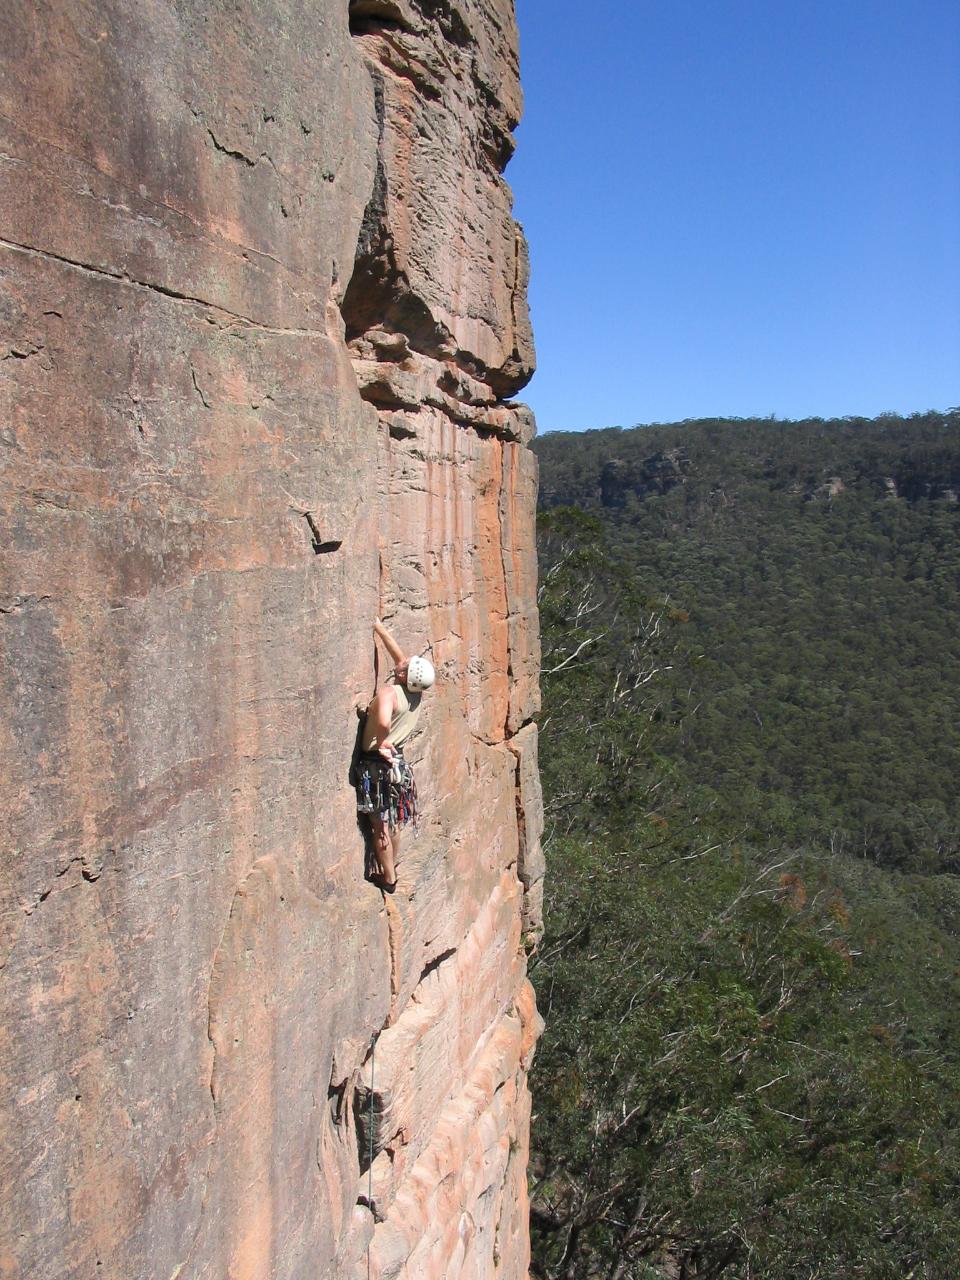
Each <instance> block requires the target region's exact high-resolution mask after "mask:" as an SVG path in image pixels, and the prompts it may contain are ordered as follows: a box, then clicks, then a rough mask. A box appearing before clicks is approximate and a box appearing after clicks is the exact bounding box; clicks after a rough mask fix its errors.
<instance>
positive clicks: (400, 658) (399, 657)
mask: <svg viewBox="0 0 960 1280" xmlns="http://www.w3.org/2000/svg"><path fill="white" fill-rule="evenodd" d="M373 629H374V631H375V632H376V634H377V635H378V636H379V637H380V639H381V640H382V641H383V647H384V648H385V649H386V651H387V653H389V655H390V657H391V658H392V659H393V661H394V665H395V666H398V667H399V666H402V665H403V663H405V662H406V660H407V655H406V654H405V653H404V652H403V650H402V649H401V648H400V646H399V645H398V644H397V642H396V640H394V638H393V636H392V635H391V634H390V632H389V631H388V630H387V628H386V627H385V626H384V625H383V623H382V622H381V621H380V619H379V618H377V619H376V621H375V622H374V624H373Z"/></svg>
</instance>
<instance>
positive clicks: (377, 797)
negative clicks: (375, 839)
mask: <svg viewBox="0 0 960 1280" xmlns="http://www.w3.org/2000/svg"><path fill="white" fill-rule="evenodd" d="M355 777H356V781H355V784H354V785H355V786H356V790H357V812H358V813H363V814H366V815H367V816H368V817H371V818H379V819H380V821H381V822H386V823H389V825H390V827H391V828H393V829H396V828H397V827H405V826H406V825H407V823H408V822H412V823H413V824H414V826H416V822H417V784H416V782H415V781H414V778H413V770H412V769H411V768H410V766H409V764H407V762H406V760H404V758H403V756H402V755H400V754H399V753H398V755H397V757H396V760H395V761H394V763H393V764H390V763H389V762H388V761H386V760H384V758H383V756H382V755H381V754H380V753H379V751H377V752H371V753H369V754H367V753H364V754H363V755H361V757H360V759H359V760H358V761H357V769H356V775H355Z"/></svg>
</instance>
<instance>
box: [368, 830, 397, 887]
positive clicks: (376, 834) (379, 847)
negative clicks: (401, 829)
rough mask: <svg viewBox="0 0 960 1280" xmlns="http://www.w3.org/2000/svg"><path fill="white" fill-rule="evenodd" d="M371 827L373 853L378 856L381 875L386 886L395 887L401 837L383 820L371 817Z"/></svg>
mask: <svg viewBox="0 0 960 1280" xmlns="http://www.w3.org/2000/svg"><path fill="white" fill-rule="evenodd" d="M370 825H371V827H372V828H373V852H374V853H375V854H376V858H377V866H378V867H379V868H380V874H381V876H382V877H383V880H384V883H385V884H388V885H394V884H396V882H397V863H396V856H397V853H398V852H399V843H400V840H399V836H398V835H397V834H396V833H395V832H391V831H390V828H389V826H388V825H387V823H386V822H384V820H383V819H382V818H378V817H375V816H374V815H371V817H370Z"/></svg>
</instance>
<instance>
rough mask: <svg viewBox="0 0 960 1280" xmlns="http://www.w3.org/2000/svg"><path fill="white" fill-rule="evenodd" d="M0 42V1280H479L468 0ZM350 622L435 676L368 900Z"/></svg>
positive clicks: (496, 1103) (492, 56)
mask: <svg viewBox="0 0 960 1280" xmlns="http://www.w3.org/2000/svg"><path fill="white" fill-rule="evenodd" d="M4 32H5V38H4V49H3V53H2V54H0V63H2V72H3V74H2V79H0V98H2V105H0V133H2V138H0V153H2V164H3V166H4V168H5V171H6V181H5V182H4V183H3V185H2V186H0V354H2V355H4V357H5V358H4V359H3V360H2V361H0V521H2V525H3V541H2V546H3V555H2V558H0V690H2V700H3V701H2V707H3V714H2V716H0V777H2V779H3V783H2V788H0V815H2V823H3V832H4V839H3V843H2V846H0V859H2V861H0V873H2V874H0V928H2V932H0V939H2V951H0V954H2V966H3V967H2V973H3V981H2V986H0V999H2V1002H3V1011H2V1018H0V1115H2V1123H3V1132H4V1143H3V1148H2V1156H0V1184H2V1190H0V1274H2V1275H4V1276H8V1277H23V1278H24V1280H25V1278H26V1277H29V1278H30V1280H61V1278H63V1280H73V1278H77V1280H79V1278H80V1277H84V1278H86V1277H90V1276H94V1275H95V1276H97V1277H101V1278H102V1280H108V1278H109V1280H113V1278H114V1277H116V1278H117V1280H120V1278H122V1280H127V1278H128V1277H132V1276H136V1277H141V1278H143V1280H153V1277H156V1278H157V1280H168V1278H172V1277H180V1278H181V1280H187V1278H190V1277H196V1278H201V1280H215V1278H216V1280H219V1278H220V1277H230V1278H231V1280H240V1278H241V1277H242V1278H246V1280H267V1278H270V1280H274V1278H276V1280H287V1278H288V1277H289V1278H291V1280H292V1278H293V1277H300V1276H307V1275H309V1276H310V1277H311V1280H316V1278H327V1280H339V1277H351V1276H353V1275H354V1274H356V1275H358V1276H362V1275H365V1274H366V1271H367V1265H368V1250H369V1266H370V1273H371V1274H372V1275H379V1276H402V1277H406V1278H408V1280H413V1278H414V1277H416V1280H421V1278H422V1277H431V1276H436V1277H444V1278H445V1280H460V1278H461V1277H477V1278H478V1280H480V1278H483V1280H487V1278H488V1277H504V1278H507V1277H509V1278H510V1280H515V1278H519V1277H523V1276H525V1275H526V1269H527V1225H526V1193H525V1166H526V1150H527V1147H526V1143H527V1128H528V1122H529V1098H528V1094H527V1090H526V1070H527V1067H528V1065H529V1059H530V1055H531V1053H532V1051H533V1045H534V1042H535V1040H536V1036H537V1034H538V1029H539V1022H538V1019H537V1015H536V1011H535V1007H534V1005H533V1000H532V992H531V989H530V987H529V984H527V983H526V982H525V965H524V955H523V951H524V945H529V944H530V942H531V941H532V940H534V939H535V938H536V936H537V934H538V930H539V895H540V885H541V881H542V870H543V869H542V857H541V854H540V844H539V838H540V827H541V821H542V820H541V813H540V798H539V787H538V783H537V776H536V730H535V728H534V726H533V724H532V718H533V717H534V716H535V714H536V711H537V696H538V695H537V671H538V657H539V655H538V637H537V615H536V590H535V588H536V582H535V577H536V553H535V543H534V526H533V519H534V498H535V489H536V466H535V460H534V459H533V457H532V455H531V453H530V451H529V450H528V449H527V447H526V445H527V444H528V443H529V439H530V437H531V435H532V432H533V424H532V418H531V416H530V414H529V411H528V410H525V409H524V408H523V406H520V405H516V404H514V403H513V402H512V401H510V400H509V399H507V397H509V396H512V395H513V394H514V393H515V392H516V391H517V390H519V389H520V387H522V385H523V384H524V382H525V381H526V379H527V378H528V377H529V374H530V372H531V370H532V362H533V353H532V342H531V336H530V329H529V319H528V316H527V310H526V298H525V285H526V276H527V257H526V246H525V244H524V241H523V236H522V232H521V231H520V229H519V228H518V227H517V226H516V224H515V223H514V221H513V218H512V215H511V201H510V193H509V189H508V187H507V185H506V183H505V181H504V179H503V176H502V170H503V166H504V164H505V163H506V160H507V159H508V158H509V155H510V152H511V150H512V145H513V144H512V140H511V131H512V129H513V127H514V126H515V124H516V122H517V119H518V117H519V112H520V102H521V99H520V90H519V83H518V78H517V55H516V33H515V27H514V20H513V12H512V0H450V2H449V3H447V2H446V0H445V2H444V3H443V4H438V3H435V0H352V2H350V3H348V0H336V2H335V3H323V4H320V3H316V2H315V0H307V2H306V3H302V4H293V3H292V2H291V0H264V2H263V3H256V4H255V3H253V2H252V0H240V3H239V4H237V5H234V6H230V7H229V8H227V9H223V8H218V7H216V6H210V5H207V4H200V3H197V2H195V0H185V3H181V4H178V5H176V6H169V5H163V4H160V3H158V0H143V3H141V4H139V5H137V6H130V5H123V4H120V3H119V2H117V0H106V2H105V3H102V4H98V5H95V6H92V7H91V6H84V5H80V4H78V3H75V2H74V0H65V3H64V4H61V5H58V6H52V7H51V6H28V5H19V6H16V5H11V6H7V7H6V9H5V12H4ZM377 613H379V614H381V615H382V616H384V617H385V618H386V619H387V620H388V622H389V623H390V625H391V627H392V628H393V629H394V630H395V631H396V633H397V634H398V635H399V636H400V637H401V638H402V639H403V640H404V642H405V643H406V644H408V645H409V646H410V647H411V649H413V650H419V649H421V648H430V649H431V651H432V654H433V658H434V661H435V663H436V665H437V668H438V671H439V675H440V679H439V682H438V685H437V687H436V689H435V690H434V691H432V692H431V694H430V695H429V696H428V698H427V700H426V702H425V704H424V706H425V710H424V714H423V717H422V729H421V731H420V733H419V734H418V735H417V736H416V737H415V738H414V739H413V740H412V741H411V743H410V750H409V755H410V756H411V758H412V759H413V761H414V764H415V767H416V769H417V777H418V782H419V786H420V792H421V799H422V808H423V817H422V824H421V825H422V829H421V833H420V836H419V838H418V839H416V840H414V839H412V838H411V837H410V835H409V834H408V833H405V835H404V838H403V845H402V852H401V860H400V865H399V872H400V887H399V890H398V892H397V893H396V895H395V896H394V897H392V898H388V899H384V898H383V896H382V895H381V894H380V893H379V892H378V891H377V890H376V889H374V888H373V886H372V885H370V884H369V883H368V882H367V881H366V880H365V879H364V876H363V867H364V864H363V840H362V835H361V832H360V831H359V830H358V826H357V822H356V815H355V806H354V798H353V794H352V791H351V788H350V785H349V780H348V768H349V762H350V757H351V751H352V749H353V745H354V735H355V731H356V717H355V715H354V709H355V708H356V707H357V706H358V705H362V704H364V703H365V702H366V701H367V700H368V698H369V697H370V695H371V692H372V690H373V687H374V680H375V676H376V671H375V666H374V651H373V645H372V640H371V633H370V626H371V622H372V619H373V617H374V616H375V615H376V614H377ZM381 674H382V672H381ZM375 1036H379V1039H378V1040H377V1042H376V1045H377V1047H376V1049H375V1052H374V1054H373V1056H371V1054H370V1045H371V1040H372V1039H373V1038H374V1037H375ZM371 1076H373V1078H372V1079H371ZM371 1137H372V1140H373V1156H374V1159H373V1166H372V1173H373V1185H374V1192H373V1197H372V1200H373V1203H372V1205H371V1204H370V1199H371V1197H370V1194H369V1185H370V1171H368V1169H367V1165H368V1161H369V1148H368V1143H369V1141H370V1139H371Z"/></svg>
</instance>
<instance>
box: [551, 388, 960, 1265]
mask: <svg viewBox="0 0 960 1280" xmlns="http://www.w3.org/2000/svg"><path fill="white" fill-rule="evenodd" d="M537 451H538V453H539V456H540V462H541V507H542V512H541V517H540V534H539V537H540V557H541V600H540V604H541V610H542V624H543V639H544V677H543V688H544V720H543V730H544V732H543V757H542V763H543V776H544V785H545V793H546V799H547V809H548V839H549V842H550V847H549V857H550V866H551V887H550V891H549V895H548V903H547V908H548V916H547V927H548V934H547V938H546V940H545V943H544V947H543V949H542V951H541V954H540V957H539V958H538V960H537V962H536V963H535V966H534V977H535V981H536V983H537V986H538V993H539V998H540V1002H541V1006H542V1008H543V1010H544V1012H545V1014H546V1016H547V1024H548V1029H547V1033H546V1036H545V1039H544V1042H543V1045H542V1048H541V1051H540V1057H539V1060H538V1065H537V1068H536V1071H537V1079H536V1082H535V1090H536V1097H537V1111H538V1115H537V1118H536V1121H535V1126H534V1163H533V1173H534V1178H533V1211H534V1228H535V1261H534V1269H535V1273H536V1274H538V1275H541V1276H544V1277H565V1278H573V1277H594V1276H597V1277H599V1276H604V1277H610V1278H611V1280H627V1278H629V1277H638V1278H639V1277H643V1278H644V1280H653V1278H654V1277H661V1276H662V1277H685V1278H687V1280H692V1278H693V1277H699V1278H703V1277H713V1276H721V1275H723V1276H730V1277H738V1278H739V1277H743V1280H746V1278H747V1277H753V1276H757V1277H760V1276H762V1277H764V1280H779V1278H781V1277H782V1278H784V1280H786V1278H787V1277H791V1278H792V1277H797V1278H798V1280H799V1278H800V1277H803V1278H807V1277H812V1276H817V1277H822V1278H824V1280H825V1278H827V1277H836V1278H837V1280H840V1277H843V1278H844V1280H847V1278H848V1277H877V1278H878V1280H879V1278H880V1277H891V1276H901V1275H903V1276H906V1275H914V1276H917V1277H920V1276H923V1277H931V1278H932V1277H940V1276H946V1275H951V1274H953V1273H954V1272H955V1269H956V1266H957V1264H958V1260H960V1229H958V1209H960V1203H958V1196H957V1186H958V1184H960V1147H958V1142H957V1138H956V1128H957V1123H958V1120H960V1020H958V1017H957V1014H956V1008H957V997H958V995H960V990H958V987H960V982H958V975H960V940H958V927H960V878H958V876H957V872H958V871H960V804H958V798H957V788H956V778H957V776H958V766H960V725H958V710H960V706H958V704H960V675H958V672H960V666H958V660H960V627H958V625H957V619H958V617H960V609H958V606H960V505H958V502H957V498H958V495H960V414H957V413H950V414H945V415H941V414H925V415H918V416H915V417H913V418H910V419H907V420H904V419H899V418H883V419H879V420H875V421H860V420H858V421H850V420H843V421H832V422H829V421H811V422H803V423H784V422H775V421H769V420H762V421H734V422H727V421H710V422H693V423H684V424H678V425H676V426H655V427H643V428H635V429H633V430H629V431H621V430H608V431H594V432H585V433H583V434H576V435H559V434H557V435H550V436H546V437H543V438H542V439H541V440H540V441H538V443H537Z"/></svg>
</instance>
